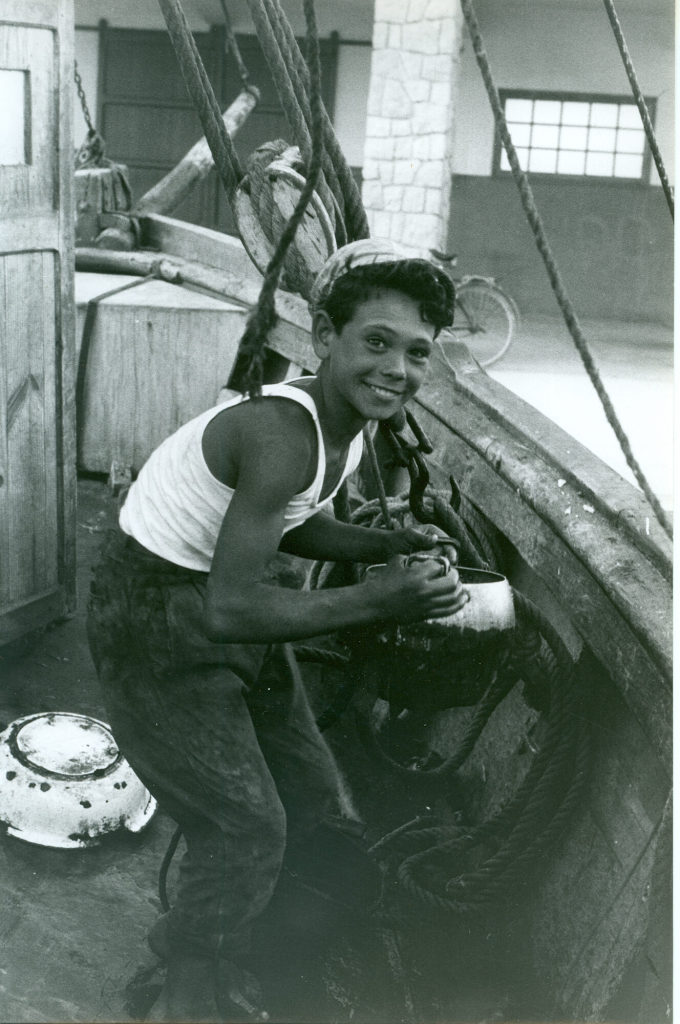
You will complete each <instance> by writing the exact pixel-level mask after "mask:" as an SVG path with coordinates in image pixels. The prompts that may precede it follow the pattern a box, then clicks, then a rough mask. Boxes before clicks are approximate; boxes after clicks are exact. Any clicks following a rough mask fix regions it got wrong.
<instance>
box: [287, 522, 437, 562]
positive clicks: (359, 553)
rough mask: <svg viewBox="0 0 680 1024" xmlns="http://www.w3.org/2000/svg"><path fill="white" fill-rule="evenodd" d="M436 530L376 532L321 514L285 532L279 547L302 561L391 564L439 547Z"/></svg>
mask: <svg viewBox="0 0 680 1024" xmlns="http://www.w3.org/2000/svg"><path fill="white" fill-rule="evenodd" d="M436 534H437V531H436V530H434V528H430V527H422V528H421V529H413V528H409V529H403V530H401V529H400V530H376V529H369V528H368V527H365V526H353V525H351V524H348V523H341V522H338V520H336V519H333V517H332V516H331V515H329V514H327V513H326V512H319V513H317V515H315V516H312V518H311V519H308V520H307V521H306V522H305V523H303V524H302V525H301V526H297V527H296V528H295V529H294V530H290V531H289V532H288V533H285V534H284V535H283V537H282V538H281V544H280V545H279V547H280V550H281V551H287V552H289V553H290V554H292V555H299V556H300V557H301V558H318V559H324V560H326V561H330V562H363V563H365V564H367V563H371V562H388V561H389V560H390V558H392V557H393V556H394V555H400V554H401V555H408V554H410V553H411V552H412V551H423V550H427V549H429V548H433V547H434V546H435V544H436Z"/></svg>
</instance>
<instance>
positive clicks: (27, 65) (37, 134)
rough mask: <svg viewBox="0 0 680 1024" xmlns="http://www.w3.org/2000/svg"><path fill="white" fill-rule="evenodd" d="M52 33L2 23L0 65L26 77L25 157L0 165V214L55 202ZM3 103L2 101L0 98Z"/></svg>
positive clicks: (29, 210) (36, 208)
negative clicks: (21, 159)
mask: <svg viewBox="0 0 680 1024" xmlns="http://www.w3.org/2000/svg"><path fill="white" fill-rule="evenodd" d="M53 65H54V33H53V32H52V31H50V30H49V29H44V28H27V27H25V26H16V27H15V26H9V25H2V24H0V68H3V69H4V70H6V71H14V72H17V73H21V74H22V77H23V78H24V81H25V88H24V122H25V142H26V144H25V154H24V160H23V161H22V162H20V163H16V164H9V165H8V164H2V165H1V166H0V218H2V219H3V220H4V218H5V217H6V216H12V217H15V216H17V215H18V214H19V213H21V212H22V211H23V212H27V213H30V215H31V216H35V215H37V214H39V213H41V212H44V211H50V212H52V211H53V210H54V205H55V191H54V183H55V171H56V159H57V157H56V153H55V151H54V144H53V140H54V120H55V109H54V67H53ZM0 103H1V101H0Z"/></svg>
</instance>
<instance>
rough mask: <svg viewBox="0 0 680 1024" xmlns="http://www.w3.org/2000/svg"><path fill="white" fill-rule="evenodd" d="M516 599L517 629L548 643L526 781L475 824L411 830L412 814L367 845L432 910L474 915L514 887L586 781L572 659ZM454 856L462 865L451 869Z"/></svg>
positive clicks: (540, 619)
mask: <svg viewBox="0 0 680 1024" xmlns="http://www.w3.org/2000/svg"><path fill="white" fill-rule="evenodd" d="M515 601H516V607H517V610H518V612H519V618H520V621H521V623H522V628H529V629H532V628H535V629H537V630H538V631H539V633H540V635H541V636H542V637H543V639H544V641H545V642H546V644H547V649H544V650H542V651H541V653H540V655H539V657H538V661H537V664H538V665H539V666H540V668H541V670H542V671H543V673H544V675H545V678H546V681H547V687H548V689H549V693H550V702H551V706H550V711H549V714H548V716H547V719H548V727H547V734H546V739H545V742H544V744H543V746H542V747H541V749H540V750H539V752H538V753H537V754H536V756H535V758H534V761H533V763H532V765H531V767H530V769H529V771H528V772H527V774H526V776H525V778H524V780H523V782H522V783H521V785H520V786H519V787H518V790H517V792H516V793H515V795H514V797H513V798H512V799H511V800H510V801H509V803H508V804H507V805H506V806H505V807H504V808H503V809H502V810H501V811H500V812H499V813H498V814H496V815H494V816H493V817H492V818H490V819H489V820H487V821H486V822H483V823H482V824H480V825H478V826H474V827H472V828H465V827H461V826H460V825H457V824H456V825H430V826H428V827H426V828H418V827H415V828H414V827H413V825H416V826H417V825H420V821H418V820H416V822H414V823H412V826H411V827H406V828H404V827H403V826H402V827H401V828H400V829H397V830H396V831H395V832H393V833H390V834H389V835H387V836H385V837H383V838H382V839H381V840H380V841H379V842H378V843H377V844H375V846H374V847H373V848H372V852H373V854H374V855H376V856H378V855H379V856H380V859H386V860H388V861H391V862H392V864H393V866H394V867H393V869H394V871H395V874H396V877H397V879H398V881H399V883H400V886H401V888H402V890H403V891H405V892H406V893H407V894H408V895H409V896H410V897H411V898H413V899H415V900H417V901H418V902H419V903H420V904H424V905H425V906H427V907H428V908H430V909H432V910H440V911H441V910H444V911H447V912H453V913H456V914H467V913H474V912H477V911H478V910H479V909H480V908H482V907H484V906H488V905H489V904H490V903H491V902H492V901H496V900H498V899H499V898H501V897H503V895H508V894H509V893H510V892H511V891H513V887H514V886H515V885H516V884H517V882H518V881H519V880H520V878H521V876H522V875H523V874H525V873H526V871H527V868H528V867H529V866H530V865H532V864H534V863H536V862H537V860H538V859H539V857H540V856H541V855H543V854H544V853H545V851H546V850H547V849H548V847H549V846H551V845H552V844H553V843H554V842H555V841H556V839H557V838H558V837H559V835H560V834H561V833H562V831H563V829H564V827H565V824H566V822H567V820H568V818H569V817H570V815H571V814H572V813H573V811H574V809H575V808H576V806H577V805H578V802H579V799H580V797H581V794H582V791H583V787H584V785H585V782H586V779H587V766H588V749H589V743H588V734H587V730H586V729H585V727H584V725H583V718H582V715H581V714H579V713H578V712H579V709H578V706H577V701H578V694H577V690H576V687H575V684H574V679H573V662H572V660H571V658H570V656H569V654H568V652H567V651H566V649H565V648H564V645H563V644H562V641H561V639H560V638H559V636H558V635H557V634H556V632H555V631H554V629H553V628H552V626H551V625H550V623H549V622H548V621H547V620H546V619H545V618H544V616H542V615H541V613H540V612H539V611H538V609H536V608H535V606H533V605H532V604H531V602H529V601H528V600H527V599H526V598H524V597H523V596H522V595H519V594H517V593H516V594H515ZM519 667H520V666H519V664H518V665H517V666H516V668H517V669H519ZM464 754H465V756H467V752H464V751H463V750H461V751H460V752H459V754H458V755H457V756H456V758H455V764H456V766H460V765H461V764H462V763H463V761H464V760H465V756H463V755H464ZM436 770H437V769H435V771H436ZM475 850H477V851H480V850H481V851H482V859H481V863H479V864H478V865H477V866H473V867H469V868H466V867H465V866H464V865H465V863H466V862H467V861H469V860H470V855H471V852H472V851H475ZM489 850H491V852H488V851H489ZM457 860H458V864H459V865H460V866H461V869H460V870H459V871H458V873H456V874H453V875H452V874H451V870H452V867H455V866H456V861H457ZM435 879H436V881H435Z"/></svg>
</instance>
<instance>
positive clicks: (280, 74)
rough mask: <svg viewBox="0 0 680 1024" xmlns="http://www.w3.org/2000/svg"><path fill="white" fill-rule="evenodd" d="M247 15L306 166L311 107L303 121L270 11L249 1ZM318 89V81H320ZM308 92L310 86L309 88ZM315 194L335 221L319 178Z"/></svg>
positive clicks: (326, 189)
mask: <svg viewBox="0 0 680 1024" xmlns="http://www.w3.org/2000/svg"><path fill="white" fill-rule="evenodd" d="M248 2H249V5H250V13H251V17H252V19H253V22H254V24H255V29H256V31H257V37H258V40H259V42H260V45H261V47H262V51H263V53H264V56H265V60H266V61H267V65H268V67H269V71H270V73H271V76H272V79H273V81H274V86H275V88H276V92H277V94H278V96H279V99H280V101H281V105H282V107H283V112H284V114H285V117H286V120H287V122H288V125H289V127H290V130H291V132H292V134H293V138H294V139H295V142H296V144H297V145H298V146H299V148H300V152H301V154H302V158H303V160H304V162H305V163H306V164H309V161H310V159H311V153H312V135H311V132H312V122H313V116H312V112H311V105H310V103H309V101H307V109H308V113H309V117H308V118H307V119H306V118H305V116H304V113H303V110H302V107H301V105H300V104H301V100H302V97H303V93H302V90H301V88H300V84H299V81H297V80H296V79H295V74H294V69H293V64H292V61H291V60H290V56H289V55H288V54H287V53H286V52H285V43H284V40H283V38H282V37H281V34H280V33H277V32H276V30H275V28H274V26H273V24H272V21H271V17H270V12H269V7H268V4H267V3H266V2H263V0H248ZM319 89H320V81H319ZM310 91H311V84H310ZM324 153H325V150H322V153H321V167H322V170H324V171H325V169H326V163H327V161H326V160H325V158H324ZM317 191H318V193H319V196H320V198H321V201H322V202H323V204H324V206H325V207H326V209H327V211H328V213H329V216H330V217H331V219H333V217H334V204H333V201H332V199H331V197H330V190H329V187H328V184H327V182H326V179H325V177H322V176H321V175H320V176H319V179H318V181H317Z"/></svg>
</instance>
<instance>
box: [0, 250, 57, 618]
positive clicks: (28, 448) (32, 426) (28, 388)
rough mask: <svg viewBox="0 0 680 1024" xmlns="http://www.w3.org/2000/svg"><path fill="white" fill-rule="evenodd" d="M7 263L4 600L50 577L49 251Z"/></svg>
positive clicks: (53, 569)
mask: <svg viewBox="0 0 680 1024" xmlns="http://www.w3.org/2000/svg"><path fill="white" fill-rule="evenodd" d="M0 259H1V261H2V262H3V263H4V268H5V316H6V320H5V325H6V332H7V333H6V349H5V351H6V358H7V367H8V369H7V399H6V403H7V464H6V475H7V487H8V492H9V524H10V526H9V530H10V539H11V543H10V550H9V558H8V563H7V567H6V568H7V579H8V585H7V594H6V595H5V599H6V600H8V601H9V602H10V603H13V602H16V601H19V600H22V599H28V598H29V597H30V596H31V594H33V593H34V592H36V591H37V590H43V589H45V586H46V585H47V586H49V585H56V584H57V582H58V569H57V515H56V506H57V491H56V482H55V461H56V445H55V430H54V413H55V409H54V389H55V376H54V375H55V359H54V257H53V254H50V255H49V257H48V264H49V265H48V267H47V272H46V275H45V277H43V270H44V269H45V268H44V266H43V254H41V253H19V254H14V255H9V256H4V257H1V258H0Z"/></svg>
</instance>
